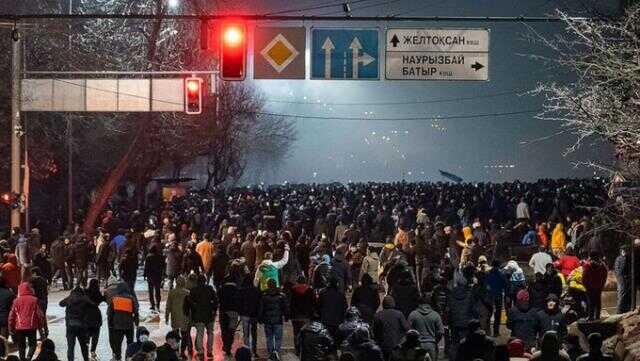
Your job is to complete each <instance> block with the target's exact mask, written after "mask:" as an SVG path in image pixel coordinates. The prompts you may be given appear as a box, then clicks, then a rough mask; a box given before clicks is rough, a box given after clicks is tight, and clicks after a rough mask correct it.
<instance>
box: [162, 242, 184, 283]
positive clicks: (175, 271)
mask: <svg viewBox="0 0 640 361" xmlns="http://www.w3.org/2000/svg"><path fill="white" fill-rule="evenodd" d="M165 256H166V261H167V269H166V275H167V278H168V279H169V289H171V288H173V282H174V281H175V279H176V278H178V276H180V274H181V272H182V251H181V250H180V247H179V246H178V242H176V241H173V242H171V243H169V246H167V250H166V254H165Z"/></svg>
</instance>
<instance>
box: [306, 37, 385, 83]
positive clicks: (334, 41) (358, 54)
mask: <svg viewBox="0 0 640 361" xmlns="http://www.w3.org/2000/svg"><path fill="white" fill-rule="evenodd" d="M379 54H380V52H379V44H378V29H321V28H315V29H312V30H311V79H359V80H372V79H379V78H380V74H379V68H380V62H379Z"/></svg>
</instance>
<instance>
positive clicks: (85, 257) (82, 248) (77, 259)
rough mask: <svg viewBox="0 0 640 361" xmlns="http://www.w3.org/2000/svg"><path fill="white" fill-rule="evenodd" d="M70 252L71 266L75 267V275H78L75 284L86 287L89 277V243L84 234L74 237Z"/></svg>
mask: <svg viewBox="0 0 640 361" xmlns="http://www.w3.org/2000/svg"><path fill="white" fill-rule="evenodd" d="M72 253H73V266H74V267H75V269H76V276H77V277H78V282H77V285H79V286H80V287H87V281H88V279H89V243H88V242H87V239H86V238H85V237H84V235H80V236H79V237H77V238H76V241H75V243H74V244H73V247H72Z"/></svg>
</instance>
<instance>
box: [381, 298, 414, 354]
mask: <svg viewBox="0 0 640 361" xmlns="http://www.w3.org/2000/svg"><path fill="white" fill-rule="evenodd" d="M407 330H409V323H408V322H407V320H406V319H405V317H404V315H403V314H402V312H400V311H399V310H397V309H396V303H395V300H394V299H393V297H391V296H386V297H385V298H384V299H383V300H382V310H381V311H379V312H378V313H376V315H375V317H374V318H373V338H374V340H376V341H377V342H378V345H380V348H381V349H382V353H383V354H384V356H385V360H387V359H388V358H389V355H391V351H393V348H394V347H396V345H397V344H398V343H400V340H402V337H404V334H405V333H406V332H407Z"/></svg>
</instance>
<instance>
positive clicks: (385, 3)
mask: <svg viewBox="0 0 640 361" xmlns="http://www.w3.org/2000/svg"><path fill="white" fill-rule="evenodd" d="M399 1H402V0H391V1H389V0H385V1H380V2H378V3H375V4H368V5H364V6H359V7H356V8H354V9H351V12H354V11H356V10H363V9H369V8H373V7H376V6H382V5H389V4H393V3H397V2H399ZM355 3H356V1H352V2H349V4H355ZM341 13H342V11H331V12H327V13H322V14H318V16H324V15H334V14H341Z"/></svg>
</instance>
